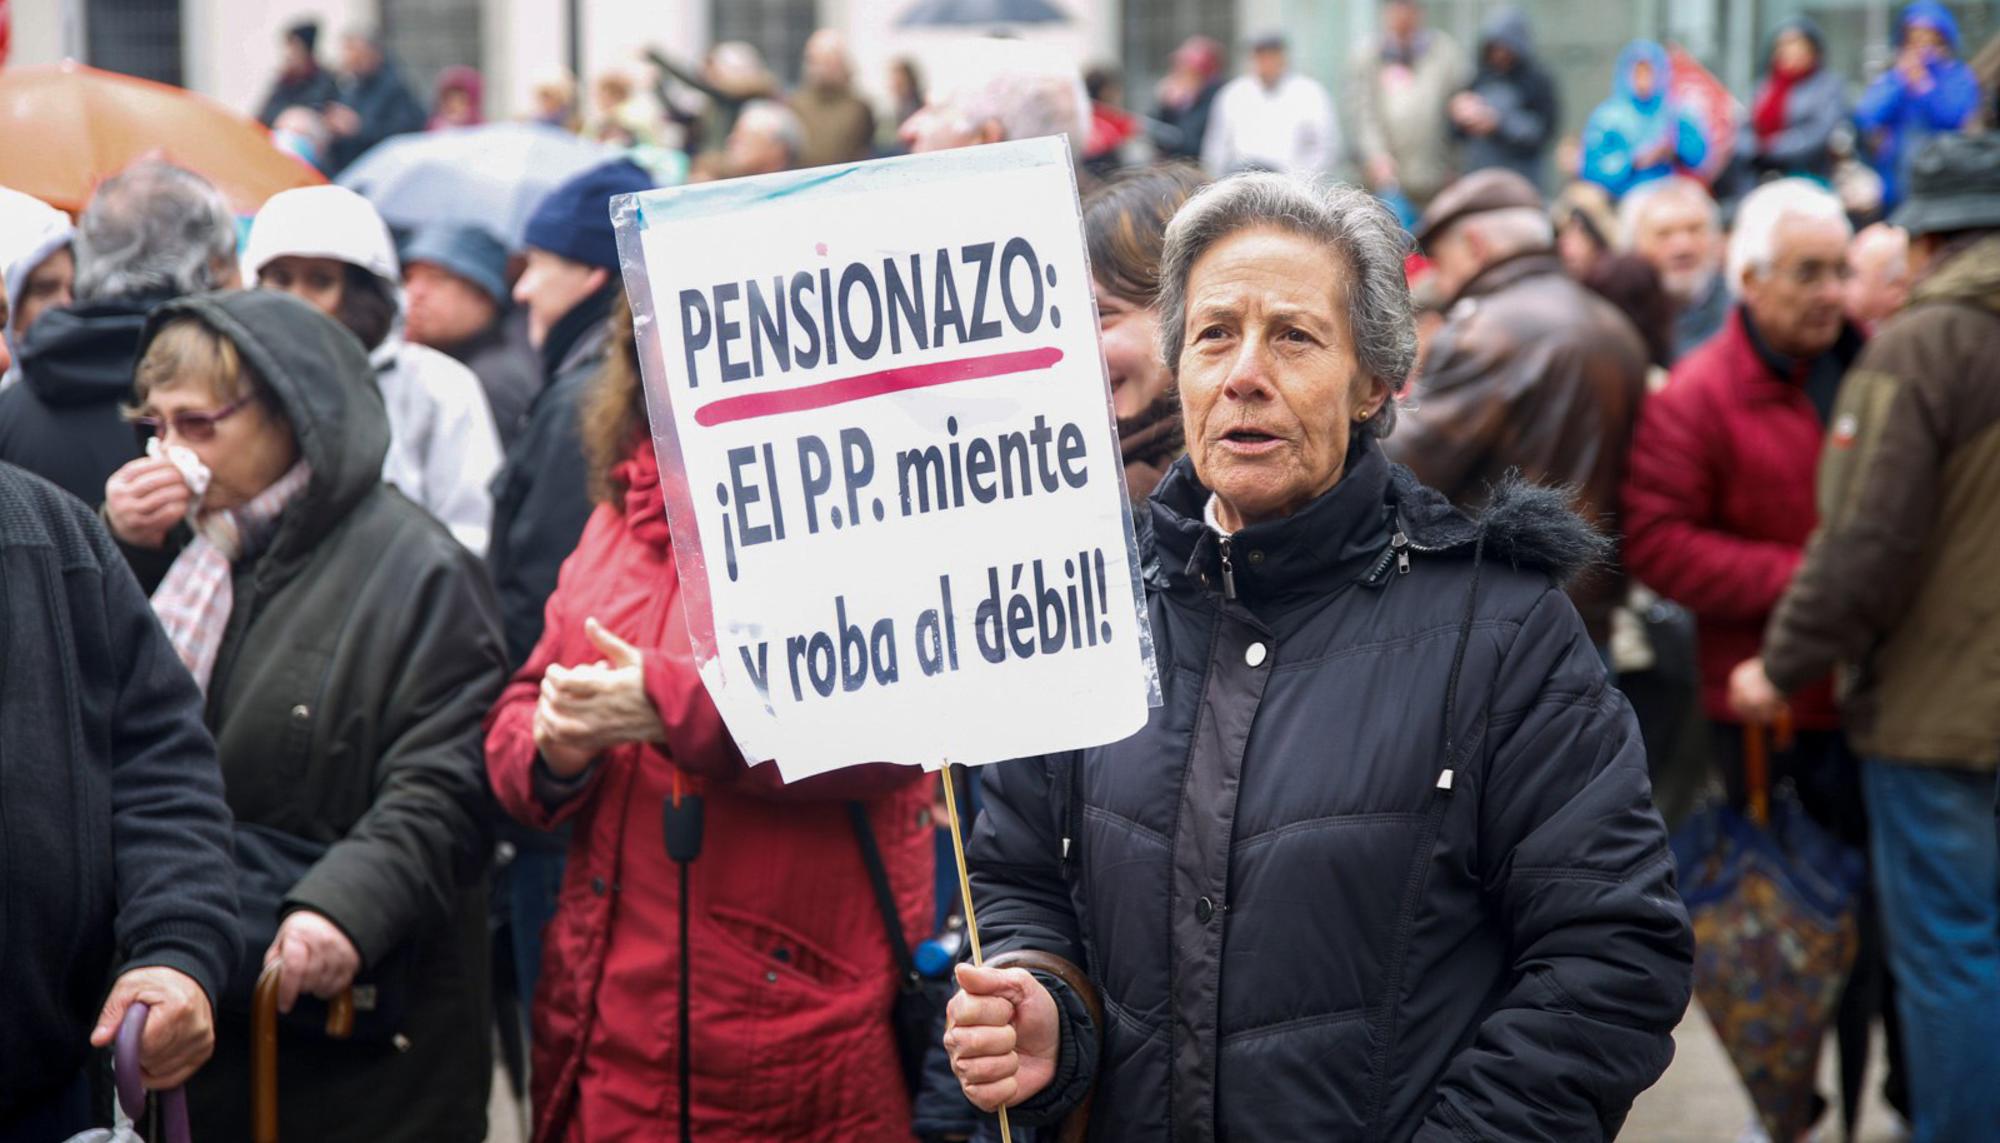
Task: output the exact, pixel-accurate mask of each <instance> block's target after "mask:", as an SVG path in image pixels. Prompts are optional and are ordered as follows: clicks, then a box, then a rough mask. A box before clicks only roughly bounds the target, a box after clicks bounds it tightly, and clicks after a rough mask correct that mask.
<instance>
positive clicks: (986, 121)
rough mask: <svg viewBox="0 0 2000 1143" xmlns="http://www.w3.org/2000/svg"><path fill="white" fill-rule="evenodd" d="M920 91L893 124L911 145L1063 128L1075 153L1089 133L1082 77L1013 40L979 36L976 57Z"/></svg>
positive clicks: (942, 146)
mask: <svg viewBox="0 0 2000 1143" xmlns="http://www.w3.org/2000/svg"><path fill="white" fill-rule="evenodd" d="M926 99H927V102H926V103H925V104H924V106H923V107H922V108H920V109H919V110H918V111H917V113H916V114H915V115H912V116H910V117H909V118H908V119H907V120H905V121H904V122H903V126H902V127H901V129H900V130H899V131H898V135H899V136H900V137H901V139H902V141H903V145H904V146H906V147H908V148H909V149H910V150H911V151H915V152H924V151H948V150H951V149H952V148H954V147H970V146H974V145H976V144H979V143H1002V142H1005V141H1007V140H1009V139H1033V138H1036V137H1038V136H1042V135H1067V136H1069V142H1070V153H1071V154H1072V155H1075V156H1078V157H1081V156H1082V154H1083V144H1084V143H1085V142H1086V141H1088V140H1089V138H1090V99H1089V97H1088V96H1087V95H1086V94H1085V93H1084V90H1083V77H1082V76H1080V75H1078V74H1077V72H1076V71H1075V70H1074V69H1071V68H1064V67H1052V66H1051V65H1050V63H1049V62H1048V60H1047V58H1046V55H1045V53H1038V52H1037V51H1036V50H1034V49H1033V48H1030V47H1029V46H1028V45H1027V44H1024V43H1020V42H1018V41H1004V40H994V41H991V42H988V43H983V44H981V45H980V53H979V57H978V59H976V60H974V61H969V62H968V64H967V66H965V67H962V68H960V69H957V70H956V73H955V74H950V75H941V76H938V77H936V80H935V82H933V83H932V84H931V86H930V90H929V91H928V92H927V93H926Z"/></svg>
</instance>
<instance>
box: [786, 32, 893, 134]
mask: <svg viewBox="0 0 2000 1143" xmlns="http://www.w3.org/2000/svg"><path fill="white" fill-rule="evenodd" d="M804 64H805V67H804V69H803V70H804V72H805V74H804V75H803V76H802V77H801V81H800V83H799V89H798V90H797V91H795V92H793V93H792V98H791V108H792V112H793V114H795V115H797V116H798V117H799V124H800V127H801V134H802V139H801V142H800V145H799V147H798V153H797V154H796V155H795V156H793V159H794V161H795V162H796V164H797V165H798V166H801V167H823V166H825V165H826V164H828V163H851V162H854V161H855V160H857V159H865V158H867V157H868V153H869V151H870V150H872V149H873V148H874V146H875V109H874V108H872V107H870V106H869V105H868V101H867V100H866V99H863V98H861V96H860V94H859V93H857V92H856V91H855V90H854V61H853V60H852V59H851V58H849V56H848V53H847V39H846V37H844V36H842V35H841V34H840V33H839V32H837V31H834V30H833V29H832V28H821V29H820V30H819V31H817V32H814V33H813V34H812V35H811V36H810V37H808V38H807V40H806V51H805V60H804Z"/></svg>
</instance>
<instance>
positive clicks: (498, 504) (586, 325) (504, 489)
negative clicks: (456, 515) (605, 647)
mask: <svg viewBox="0 0 2000 1143" xmlns="http://www.w3.org/2000/svg"><path fill="white" fill-rule="evenodd" d="M610 288H611V289H616V288H617V287H616V286H615V285H614V286H612V287H610ZM609 311H610V295H609V293H608V292H607V293H606V294H604V295H600V296H599V297H597V298H593V299H590V300H588V301H585V302H583V303H580V304H579V305H578V306H577V308H576V309H574V310H572V311H571V312H570V313H569V314H568V315H566V316H565V317H563V319H562V320H561V321H558V322H557V323H556V324H555V327H554V328H553V329H551V330H550V331H549V340H548V342H547V344H545V345H544V346H543V347H542V348H543V354H544V357H545V358H546V359H547V360H548V361H550V362H551V363H552V367H551V368H550V370H549V375H550V377H549V384H548V388H546V389H543V390H542V392H541V394H540V395H539V396H537V397H536V398H535V400H534V403H533V404H531V405H529V406H528V419H527V422H526V423H525V424H524V425H522V426H521V428H520V430H519V435H518V436H517V437H516V438H515V440H514V443H513V445H511V446H510V447H509V448H508V449H507V461H506V463H505V464H504V465H503V466H501V469H500V475H498V476H496V477H494V478H493V539H492V543H491V545H490V546H489V547H488V548H487V551H486V566H487V567H488V568H489V569H490V570H491V571H492V573H493V586H494V589H495V590H496V591H497V592H498V594H499V598H500V621H501V624H502V626H503V629H504V630H505V631H506V635H507V663H508V665H509V666H510V667H519V666H520V665H521V664H522V663H524V662H526V661H527V659H528V652H530V651H532V650H534V649H535V643H536V642H537V641H539V640H540V639H541V637H542V607H543V605H544V604H546V603H548V601H549V593H550V592H553V591H554V590H555V589H556V575H557V573H558V572H560V571H561V570H562V563H563V561H564V560H566V559H568V558H569V554H570V552H571V551H572V550H574V549H575V547H576V542H577V540H578V538H580V537H581V536H582V535H583V526H584V524H586V523H588V522H589V520H590V490H589V484H590V472H589V465H588V464H586V463H585V461H584V456H583V435H582V434H583V430H582V417H583V400H584V394H585V393H586V392H587V391H588V389H589V388H590V382H591V379H592V378H594V377H596V376H597V371H598V370H599V369H601V368H603V366H604V354H605V348H606V346H607V345H608V344H609V343H610V330H609V327H607V326H606V325H605V317H606V315H607V314H608V313H609Z"/></svg>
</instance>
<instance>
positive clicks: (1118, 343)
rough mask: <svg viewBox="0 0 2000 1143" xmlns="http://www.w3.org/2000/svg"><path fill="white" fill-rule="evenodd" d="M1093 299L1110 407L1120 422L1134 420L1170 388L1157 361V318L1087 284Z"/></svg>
mask: <svg viewBox="0 0 2000 1143" xmlns="http://www.w3.org/2000/svg"><path fill="white" fill-rule="evenodd" d="M1091 291H1092V293H1094V294H1095V295H1096V297H1097V340H1098V343H1099V344H1100V345H1102V346H1103V347H1104V371H1105V374H1106V375H1107V376H1108V377H1109V379H1110V381H1111V407H1112V408H1113V409H1114V410H1116V411H1117V413H1118V416H1119V417H1120V418H1131V417H1136V416H1138V415H1139V414H1140V413H1143V412H1145V411H1146V409H1147V407H1148V406H1150V405H1151V404H1152V403H1153V402H1155V401H1157V400H1159V399H1160V398H1161V396H1163V395H1164V394H1165V393H1166V391H1167V389H1168V388H1169V387H1170V386H1172V384H1173V380H1174V378H1173V374H1172V373H1170V372H1168V371H1167V363H1166V362H1164V361H1161V360H1160V314H1159V311H1157V310H1155V309H1153V308H1152V307H1150V306H1140V305H1135V304H1133V303H1132V302H1129V301H1126V300H1125V299H1124V298H1121V297H1119V296H1118V295H1116V294H1112V293H1108V292H1106V291H1105V289H1104V287H1103V286H1100V285H1098V284H1096V283H1095V282H1093V283H1091Z"/></svg>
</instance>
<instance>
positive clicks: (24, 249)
mask: <svg viewBox="0 0 2000 1143" xmlns="http://www.w3.org/2000/svg"><path fill="white" fill-rule="evenodd" d="M75 234H76V228H75V227H74V226H71V225H70V221H69V215H67V214H64V213H63V212H62V211H60V210H57V209H56V208H55V207H52V206H50V205H49V204H48V203H45V202H43V201H42V200H41V199H38V198H35V197H33V196H32V195H25V194H22V193H21V192H19V191H16V190H10V189H8V188H6V187H0V286H4V287H5V289H6V293H7V324H6V325H5V326H4V327H0V337H5V338H6V339H7V345H8V347H9V348H8V355H9V357H10V359H11V357H12V356H13V354H15V353H17V352H19V350H20V346H21V335H22V334H23V333H24V332H26V331H25V330H22V329H21V328H19V326H20V321H21V318H20V314H21V294H22V292H23V291H24V290H26V289H27V286H28V275H30V274H32V273H34V272H35V269H36V267H38V266H40V265H41V264H42V263H43V262H46V261H48V259H49V256H50V255H52V254H54V253H55V252H56V251H58V250H61V249H63V248H65V247H67V246H68V245H69V243H70V239H71V238H72V237H73V236H74V235H75ZM20 379H21V369H20V366H19V364H18V363H13V364H9V365H8V366H7V374H6V376H4V377H0V386H6V385H12V384H13V383H14V382H16V381H19V380H20Z"/></svg>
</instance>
